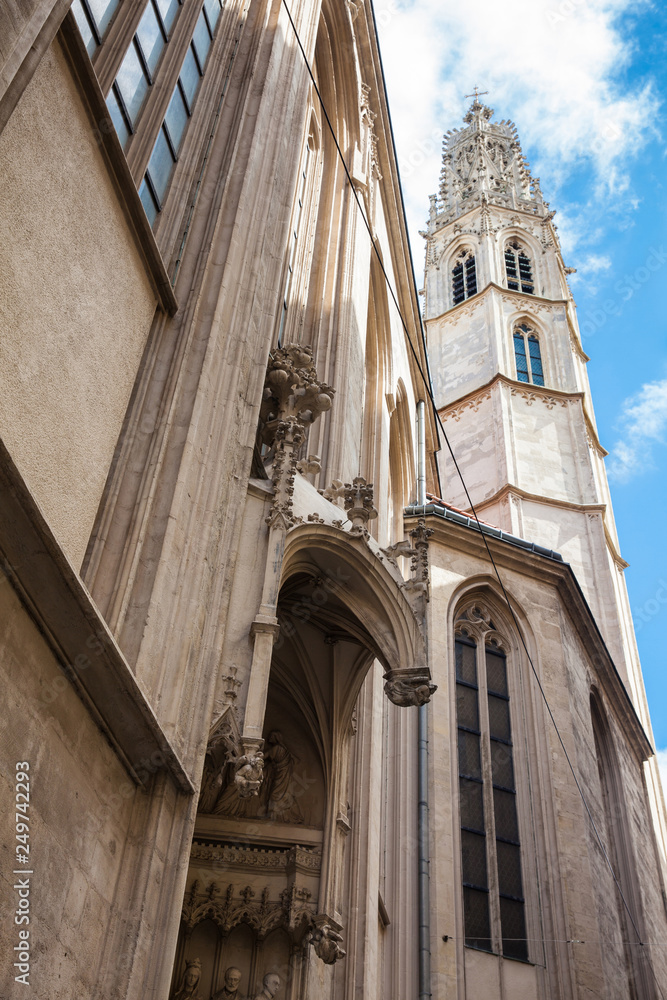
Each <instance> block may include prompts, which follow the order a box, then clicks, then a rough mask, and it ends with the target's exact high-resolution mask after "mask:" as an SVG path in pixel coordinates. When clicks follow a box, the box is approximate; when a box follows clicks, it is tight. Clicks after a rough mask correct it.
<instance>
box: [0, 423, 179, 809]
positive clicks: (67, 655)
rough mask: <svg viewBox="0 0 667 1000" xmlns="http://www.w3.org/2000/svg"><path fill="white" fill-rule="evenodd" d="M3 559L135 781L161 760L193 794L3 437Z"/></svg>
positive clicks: (0, 534) (0, 540)
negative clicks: (147, 762) (148, 765)
mask: <svg viewBox="0 0 667 1000" xmlns="http://www.w3.org/2000/svg"><path fill="white" fill-rule="evenodd" d="M0 560H1V561H2V570H3V571H4V573H5V575H6V576H7V578H8V580H9V582H10V583H11V585H12V587H13V588H14V590H15V591H16V593H17V594H18V597H19V599H20V601H21V603H22V605H23V607H24V608H25V609H26V612H27V613H28V615H29V616H30V617H31V618H32V620H33V621H34V622H35V625H36V627H37V628H38V629H39V631H40V632H41V634H42V635H43V637H44V640H45V642H46V643H47V644H48V646H49V647H50V649H51V651H52V652H53V655H54V657H55V658H56V660H57V662H58V664H59V665H60V668H61V669H62V671H63V673H64V674H65V676H66V677H67V678H68V680H69V681H70V682H71V684H72V686H73V688H74V689H75V691H76V693H77V694H78V696H79V698H80V699H81V701H82V702H83V704H84V706H85V707H86V709H87V711H88V712H89V713H90V715H91V717H92V718H93V719H94V721H95V723H96V724H97V726H98V727H99V729H100V730H101V731H102V733H103V734H104V736H105V737H106V739H107V740H108V741H109V743H110V744H111V746H112V747H113V749H114V751H115V753H116V754H117V756H118V757H119V759H120V760H121V761H122V763H123V765H124V766H125V767H126V768H127V770H128V772H129V773H130V775H131V776H132V778H133V780H134V781H136V783H137V784H143V783H144V781H146V780H149V778H148V775H147V765H146V761H150V760H151V758H152V759H153V760H158V759H159V760H160V761H161V762H162V763H161V764H160V767H166V768H167V770H169V771H170V773H171V775H172V777H173V780H174V782H175V784H176V786H177V788H179V790H180V791H182V792H185V793H187V794H190V795H191V794H193V793H194V786H193V783H192V781H191V780H190V777H189V776H188V774H187V773H186V771H185V769H184V767H183V765H182V763H181V761H180V759H179V757H178V755H177V753H176V751H175V749H174V748H173V746H172V745H171V743H170V742H169V739H168V738H167V736H166V734H165V732H164V731H163V729H162V727H161V726H160V723H159V721H158V719H157V717H156V715H155V713H154V712H153V709H152V707H151V705H150V704H149V702H148V699H147V697H146V695H145V693H144V691H143V689H142V687H141V685H140V683H139V681H138V679H137V678H136V677H135V675H134V674H133V673H132V671H131V669H130V667H129V665H128V663H127V661H126V660H125V657H124V656H123V653H122V652H121V650H120V648H119V647H118V645H117V644H116V642H115V640H114V637H113V635H112V634H111V632H110V631H109V629H108V627H107V624H106V622H105V621H104V619H103V618H102V616H101V614H100V612H99V611H98V609H97V607H96V606H95V604H94V603H93V600H92V598H91V597H90V594H89V593H88V591H87V590H86V588H85V587H84V585H83V583H82V582H81V578H80V577H79V575H78V573H77V572H76V570H75V569H74V567H73V566H72V565H71V564H70V563H69V561H68V560H67V557H66V556H65V554H64V553H63V551H62V549H61V547H60V545H59V544H58V542H57V541H56V539H55V538H54V536H53V533H52V532H51V529H50V528H49V526H48V524H47V523H46V520H45V519H44V516H43V514H42V512H41V510H40V509H39V507H38V505H37V503H36V501H35V499H34V497H33V496H32V494H31V493H30V490H29V489H28V487H27V485H26V483H25V482H24V480H23V477H22V476H21V474H20V472H19V471H18V469H17V468H16V465H15V464H14V462H13V460H12V458H11V455H10V454H9V452H8V451H7V449H6V447H5V446H4V444H3V443H2V442H1V441H0ZM149 769H150V768H149ZM155 769H157V768H154V770H155ZM142 774H143V775H144V776H145V777H141V775H142Z"/></svg>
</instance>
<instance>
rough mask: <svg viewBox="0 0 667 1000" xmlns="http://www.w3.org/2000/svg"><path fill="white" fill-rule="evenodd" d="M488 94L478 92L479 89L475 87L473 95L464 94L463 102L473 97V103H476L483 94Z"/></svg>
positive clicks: (485, 91) (484, 91)
mask: <svg viewBox="0 0 667 1000" xmlns="http://www.w3.org/2000/svg"><path fill="white" fill-rule="evenodd" d="M488 93H489V92H488V90H480V89H479V87H475V92H474V93H473V94H466V95H465V97H464V98H463V100H464V101H467V100H468V98H469V97H474V98H475V101H477V99H478V97H483V96H484V95H485V94H488Z"/></svg>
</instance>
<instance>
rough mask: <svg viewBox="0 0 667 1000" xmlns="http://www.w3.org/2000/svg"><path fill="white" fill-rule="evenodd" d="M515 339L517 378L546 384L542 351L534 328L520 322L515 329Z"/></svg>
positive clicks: (521, 380) (534, 383) (522, 380)
mask: <svg viewBox="0 0 667 1000" xmlns="http://www.w3.org/2000/svg"><path fill="white" fill-rule="evenodd" d="M513 339H514V358H515V361H516V377H517V380H518V381H519V382H530V383H532V385H544V369H543V367H542V352H541V351H540V342H539V340H538V338H537V335H536V333H535V331H534V330H533V328H532V327H531V326H529V325H528V324H527V323H519V325H518V326H517V327H515V329H514V338H513Z"/></svg>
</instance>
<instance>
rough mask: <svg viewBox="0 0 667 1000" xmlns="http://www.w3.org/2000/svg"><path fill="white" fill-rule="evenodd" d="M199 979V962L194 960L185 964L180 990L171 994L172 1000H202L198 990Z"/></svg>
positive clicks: (196, 959)
mask: <svg viewBox="0 0 667 1000" xmlns="http://www.w3.org/2000/svg"><path fill="white" fill-rule="evenodd" d="M200 979H201V960H200V959H198V958H194V959H191V960H190V961H189V962H186V963H185V971H184V973H183V978H182V979H181V985H180V988H179V989H178V990H176V992H175V993H174V994H173V997H172V1000H204V997H203V996H202V994H201V993H200V992H199V988H198V987H199V980H200Z"/></svg>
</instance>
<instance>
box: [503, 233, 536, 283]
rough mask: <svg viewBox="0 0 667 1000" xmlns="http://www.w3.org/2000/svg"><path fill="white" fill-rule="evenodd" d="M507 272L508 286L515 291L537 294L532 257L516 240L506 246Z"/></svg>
mask: <svg viewBox="0 0 667 1000" xmlns="http://www.w3.org/2000/svg"><path fill="white" fill-rule="evenodd" d="M505 272H506V274H507V287H508V288H511V289H512V290H513V291H515V292H525V293H526V294H527V295H534V294H535V282H534V281H533V269H532V265H531V262H530V257H529V256H528V254H527V253H526V251H525V250H524V248H523V247H522V246H521V244H520V243H518V242H517V241H516V240H513V241H512V242H511V243H508V244H507V246H506V247H505Z"/></svg>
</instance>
